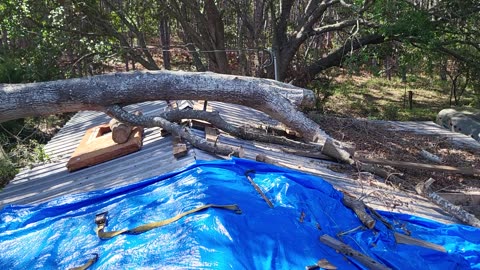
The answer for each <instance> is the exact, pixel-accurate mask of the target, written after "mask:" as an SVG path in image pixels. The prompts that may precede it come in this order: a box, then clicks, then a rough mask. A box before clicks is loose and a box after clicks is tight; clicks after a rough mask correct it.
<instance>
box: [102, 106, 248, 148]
mask: <svg viewBox="0 0 480 270" xmlns="http://www.w3.org/2000/svg"><path fill="white" fill-rule="evenodd" d="M105 112H106V113H107V114H108V115H110V116H112V117H114V118H115V119H117V120H120V121H122V122H125V123H129V124H132V125H139V126H144V127H162V128H163V129H165V130H166V131H168V132H170V133H171V134H174V135H176V136H180V137H182V138H183V139H185V140H187V141H188V142H189V143H190V144H192V145H193V146H194V147H196V148H198V149H201V150H204V151H207V152H210V153H213V154H218V155H224V156H228V155H235V156H239V157H241V156H243V149H241V148H239V147H231V146H228V145H220V144H214V143H211V142H207V140H205V139H203V138H200V137H199V136H197V135H195V134H193V133H191V132H190V129H189V128H186V127H182V126H180V125H178V124H175V123H172V122H170V121H168V120H166V119H165V118H162V117H159V116H156V117H151V116H143V115H135V114H132V113H129V112H127V111H125V110H124V109H122V107H120V106H119V105H112V106H108V107H106V108H105Z"/></svg>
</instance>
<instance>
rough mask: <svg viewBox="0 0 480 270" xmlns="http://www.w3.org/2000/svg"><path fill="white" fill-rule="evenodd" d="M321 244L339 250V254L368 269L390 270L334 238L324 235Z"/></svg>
mask: <svg viewBox="0 0 480 270" xmlns="http://www.w3.org/2000/svg"><path fill="white" fill-rule="evenodd" d="M320 242H322V243H324V244H325V245H327V246H329V247H331V248H333V249H335V250H337V251H338V252H340V253H342V254H344V255H346V256H349V257H352V258H354V259H355V260H357V261H359V262H360V263H361V264H363V265H364V266H366V267H367V268H368V269H373V270H376V269H379V270H385V269H390V268H388V267H387V266H385V265H383V264H381V263H380V262H377V261H376V260H374V259H372V258H370V257H368V256H367V255H365V254H363V253H361V252H359V251H356V250H355V249H353V248H352V247H350V246H349V245H347V244H345V243H342V242H340V241H338V240H337V239H335V238H333V237H331V236H329V235H327V234H324V235H322V236H321V237H320Z"/></svg>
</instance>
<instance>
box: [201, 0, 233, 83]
mask: <svg viewBox="0 0 480 270" xmlns="http://www.w3.org/2000/svg"><path fill="white" fill-rule="evenodd" d="M205 15H206V19H207V27H208V32H209V34H210V38H211V40H212V43H213V50H214V51H215V52H213V53H209V55H210V58H211V59H212V60H214V67H213V71H214V72H217V73H226V74H229V73H230V67H229V65H228V58H227V53H226V51H225V27H224V25H223V19H222V15H221V14H220V11H219V10H218V8H217V6H216V5H215V1H214V0H206V1H205Z"/></svg>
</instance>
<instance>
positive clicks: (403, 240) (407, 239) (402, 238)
mask: <svg viewBox="0 0 480 270" xmlns="http://www.w3.org/2000/svg"><path fill="white" fill-rule="evenodd" d="M394 235H395V241H397V243H399V244H407V245H414V246H419V247H424V248H429V249H433V250H436V251H440V252H443V253H447V250H446V249H445V248H444V247H443V246H440V245H437V244H434V243H431V242H428V241H424V240H421V239H417V238H414V237H411V236H408V235H405V234H401V233H395V234H394Z"/></svg>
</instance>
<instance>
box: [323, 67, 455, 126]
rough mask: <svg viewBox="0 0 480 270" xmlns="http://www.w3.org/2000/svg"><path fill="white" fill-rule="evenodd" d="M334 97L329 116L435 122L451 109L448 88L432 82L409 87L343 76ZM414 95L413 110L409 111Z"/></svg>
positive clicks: (336, 83) (421, 80)
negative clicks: (409, 104) (410, 98)
mask: <svg viewBox="0 0 480 270" xmlns="http://www.w3.org/2000/svg"><path fill="white" fill-rule="evenodd" d="M328 91H330V92H331V93H332V92H333V95H332V96H330V97H329V98H328V99H327V100H326V102H325V103H324V104H322V110H323V112H324V113H326V114H333V115H338V116H345V117H357V118H369V119H385V120H402V121H407V120H433V119H434V118H435V116H436V114H437V113H438V112H439V111H440V110H442V109H443V108H445V107H448V105H449V94H448V84H447V83H445V82H438V81H435V80H432V79H429V78H417V79H415V80H413V79H411V81H409V82H407V83H402V82H401V81H400V80H399V79H392V80H391V81H388V80H386V79H383V78H375V77H369V76H367V75H366V76H340V77H338V78H336V79H335V80H334V81H333V82H332V84H331V87H330V89H329V90H328ZM408 91H412V92H413V101H414V102H413V109H412V110H410V109H409V108H408V107H409V106H408V94H407V92H408Z"/></svg>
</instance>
